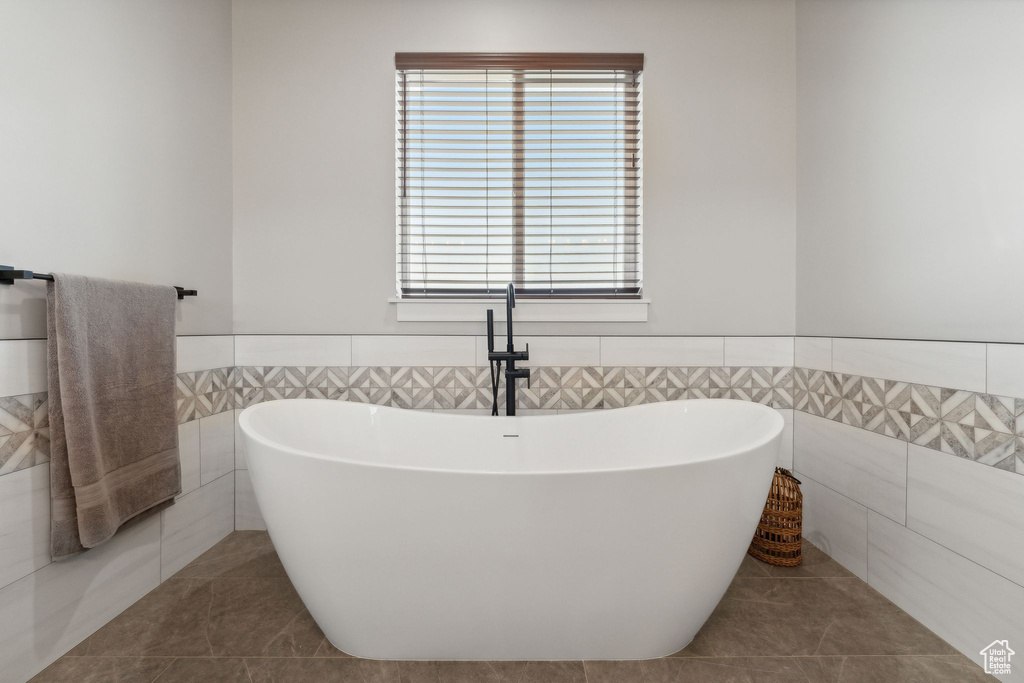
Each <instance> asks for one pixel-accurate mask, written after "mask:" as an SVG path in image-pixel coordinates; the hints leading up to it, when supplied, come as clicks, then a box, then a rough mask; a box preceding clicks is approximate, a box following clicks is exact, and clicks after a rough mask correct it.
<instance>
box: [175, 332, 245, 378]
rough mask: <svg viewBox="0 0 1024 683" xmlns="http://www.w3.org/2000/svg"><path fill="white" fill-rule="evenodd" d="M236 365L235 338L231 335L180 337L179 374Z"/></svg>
mask: <svg viewBox="0 0 1024 683" xmlns="http://www.w3.org/2000/svg"><path fill="white" fill-rule="evenodd" d="M234 364H235V338H234V337H233V336H231V335H230V334H224V335H215V336H214V335H210V336H207V335H201V336H195V337H178V372H198V371H200V370H212V369H215V368H226V367H230V366H232V365H234Z"/></svg>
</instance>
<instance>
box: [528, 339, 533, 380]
mask: <svg viewBox="0 0 1024 683" xmlns="http://www.w3.org/2000/svg"><path fill="white" fill-rule="evenodd" d="M527 346H529V344H527ZM527 351H529V349H527ZM532 376H533V370H530V368H526V388H527V389H529V388H530V377H532Z"/></svg>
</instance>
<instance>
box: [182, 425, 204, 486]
mask: <svg viewBox="0 0 1024 683" xmlns="http://www.w3.org/2000/svg"><path fill="white" fill-rule="evenodd" d="M201 453H202V451H201V447H200V441H199V420H192V421H191V422H186V423H185V424H180V425H178V458H179V459H180V460H181V495H185V494H186V493H189V492H190V491H195V490H196V489H197V488H199V485H200V472H201V471H202V456H201Z"/></svg>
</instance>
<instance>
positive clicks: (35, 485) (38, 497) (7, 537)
mask: <svg viewBox="0 0 1024 683" xmlns="http://www.w3.org/2000/svg"><path fill="white" fill-rule="evenodd" d="M1022 478H1024V477H1022ZM49 563H50V464H49V463H43V464H42V465H36V466H35V467H28V468H25V469H23V470H18V471H17V472H12V473H11V474H5V475H4V476H2V477H0V587H3V586H6V585H7V584H9V583H13V582H14V581H17V580H18V579H20V578H22V577H23V576H28V575H29V574H31V573H32V572H34V571H35V570H37V569H39V568H40V567H45V566H46V565H47V564H49Z"/></svg>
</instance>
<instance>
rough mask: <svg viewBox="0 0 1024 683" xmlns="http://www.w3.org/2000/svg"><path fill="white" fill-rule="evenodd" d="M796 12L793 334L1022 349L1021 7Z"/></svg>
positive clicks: (986, 2) (943, 1) (986, 4)
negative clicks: (979, 342) (984, 343)
mask: <svg viewBox="0 0 1024 683" xmlns="http://www.w3.org/2000/svg"><path fill="white" fill-rule="evenodd" d="M796 15H797V35H796V39H797V121H798V124H799V127H798V130H799V134H798V145H797V146H798V155H797V166H798V186H797V194H798V231H797V276H798V277H797V279H798V282H797V330H798V333H799V334H807V335H831V336H862V337H901V338H918V339H955V340H982V341H1018V342H1019V341H1024V316H1021V315H1019V307H1016V306H1015V305H1014V303H1013V302H1014V301H1015V300H1016V298H1017V292H1018V291H1019V289H1020V282H1021V267H1020V264H1021V256H1022V254H1024V192H1022V191H1021V188H1022V187H1024V126H1022V125H1021V121H1024V89H1022V88H1021V87H1020V84H1021V79H1022V77H1024V69H1022V64H1024V41H1022V40H1021V27H1022V26H1024V3H1021V2H1011V1H1005V0H970V1H967V0H929V1H928V2H915V1H909V0H907V1H903V0H897V1H893V0H859V1H857V2H838V1H830V0H798V3H797V13H796Z"/></svg>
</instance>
